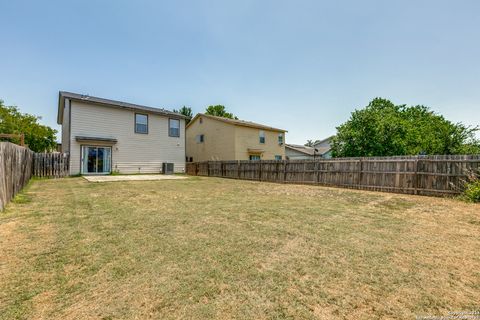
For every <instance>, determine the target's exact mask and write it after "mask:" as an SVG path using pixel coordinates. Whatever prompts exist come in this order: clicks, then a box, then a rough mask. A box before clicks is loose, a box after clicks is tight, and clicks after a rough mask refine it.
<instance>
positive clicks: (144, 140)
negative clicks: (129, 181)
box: [57, 91, 185, 175]
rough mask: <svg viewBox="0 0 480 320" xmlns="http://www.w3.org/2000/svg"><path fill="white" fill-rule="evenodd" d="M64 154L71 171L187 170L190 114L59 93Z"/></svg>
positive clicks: (59, 120) (156, 171) (98, 172)
mask: <svg viewBox="0 0 480 320" xmlns="http://www.w3.org/2000/svg"><path fill="white" fill-rule="evenodd" d="M57 122H58V124H60V125H62V152H65V153H69V154H70V174H71V175H76V174H109V173H111V172H119V173H160V172H161V171H162V164H163V163H164V162H168V163H173V164H174V171H175V172H184V171H185V116H183V115H181V114H178V113H174V112H171V111H167V110H164V109H160V108H152V107H146V106H141V105H136V104H132V103H126V102H121V101H115V100H109V99H103V98H98V97H91V96H87V95H81V94H77V93H71V92H64V91H61V92H59V98H58V117H57Z"/></svg>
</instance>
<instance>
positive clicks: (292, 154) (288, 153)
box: [285, 148, 320, 160]
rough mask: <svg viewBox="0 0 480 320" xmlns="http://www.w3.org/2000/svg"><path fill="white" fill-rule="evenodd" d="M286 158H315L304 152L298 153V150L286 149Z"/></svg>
mask: <svg viewBox="0 0 480 320" xmlns="http://www.w3.org/2000/svg"><path fill="white" fill-rule="evenodd" d="M285 156H286V157H287V159H289V160H312V159H313V156H310V155H308V154H305V153H303V152H298V151H296V150H293V149H289V148H285ZM318 157H320V156H318Z"/></svg>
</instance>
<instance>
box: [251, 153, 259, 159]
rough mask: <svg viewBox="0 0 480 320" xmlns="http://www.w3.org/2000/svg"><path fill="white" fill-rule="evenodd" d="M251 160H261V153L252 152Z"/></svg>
mask: <svg viewBox="0 0 480 320" xmlns="http://www.w3.org/2000/svg"><path fill="white" fill-rule="evenodd" d="M249 159H250V160H260V155H259V154H251V155H250V157H249Z"/></svg>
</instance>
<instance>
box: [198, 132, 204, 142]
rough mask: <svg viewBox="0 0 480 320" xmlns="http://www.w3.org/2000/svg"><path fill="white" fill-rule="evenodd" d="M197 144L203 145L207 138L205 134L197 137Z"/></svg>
mask: <svg viewBox="0 0 480 320" xmlns="http://www.w3.org/2000/svg"><path fill="white" fill-rule="evenodd" d="M196 139H197V143H203V142H204V141H205V136H204V135H203V134H199V135H197V137H196Z"/></svg>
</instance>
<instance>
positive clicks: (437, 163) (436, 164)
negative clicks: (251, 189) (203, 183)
mask: <svg viewBox="0 0 480 320" xmlns="http://www.w3.org/2000/svg"><path fill="white" fill-rule="evenodd" d="M469 170H475V171H478V170H480V155H449V156H398V157H369V158H335V159H321V160H316V161H314V160H291V161H285V160H284V161H206V162H195V163H187V168H186V171H187V174H189V175H199V176H210V177H223V178H233V179H243V180H257V181H269V182H280V183H298V184H318V185H326V186H336V187H345V188H355V189H364V190H374V191H388V192H396V193H406V194H419V195H433V196H443V195H454V194H457V193H460V192H461V188H462V182H463V181H464V180H465V178H466V175H467V173H468V172H469Z"/></svg>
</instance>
